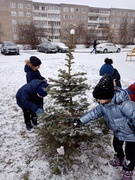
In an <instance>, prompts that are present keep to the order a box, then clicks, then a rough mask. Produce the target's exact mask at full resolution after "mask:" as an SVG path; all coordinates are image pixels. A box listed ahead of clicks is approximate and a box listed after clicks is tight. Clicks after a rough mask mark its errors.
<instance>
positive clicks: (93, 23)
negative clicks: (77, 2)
mask: <svg viewBox="0 0 135 180" xmlns="http://www.w3.org/2000/svg"><path fill="white" fill-rule="evenodd" d="M109 18H110V9H108V8H99V7H97V8H96V7H89V12H88V29H90V30H91V31H92V30H93V34H94V33H95V37H96V38H97V39H98V40H107V36H108V29H109Z"/></svg>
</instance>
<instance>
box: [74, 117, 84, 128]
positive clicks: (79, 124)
mask: <svg viewBox="0 0 135 180" xmlns="http://www.w3.org/2000/svg"><path fill="white" fill-rule="evenodd" d="M73 125H74V126H75V127H79V126H81V125H82V122H81V121H80V119H79V118H76V119H74V122H73Z"/></svg>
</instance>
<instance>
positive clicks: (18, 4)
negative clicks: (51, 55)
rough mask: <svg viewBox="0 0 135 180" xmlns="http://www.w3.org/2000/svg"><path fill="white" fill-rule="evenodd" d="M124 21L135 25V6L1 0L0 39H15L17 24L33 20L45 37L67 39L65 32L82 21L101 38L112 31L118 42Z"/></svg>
mask: <svg viewBox="0 0 135 180" xmlns="http://www.w3.org/2000/svg"><path fill="white" fill-rule="evenodd" d="M124 21H127V22H128V24H131V25H135V10H129V9H117V8H100V7H89V6H84V5H75V4H63V3H61V4H52V3H49V2H48V3H46V2H45V3H41V2H40V3H39V2H33V1H32V0H0V38H1V39H0V40H1V41H4V40H11V41H16V40H17V39H18V35H17V30H18V29H17V25H18V24H24V23H30V22H34V23H35V25H36V26H38V27H41V28H43V30H44V34H45V37H44V38H43V39H42V41H45V39H46V38H50V39H51V40H52V41H61V40H63V41H64V39H65V40H66V36H63V37H64V38H63V37H62V34H63V33H64V32H67V30H69V29H70V28H74V27H75V28H77V27H79V25H80V24H83V26H84V28H85V29H87V30H89V31H91V32H92V34H94V36H95V37H96V38H97V39H98V40H102V41H103V40H108V37H109V36H110V34H111V36H113V42H118V41H119V34H120V27H121V23H122V22H124ZM2 31H3V32H4V34H3V35H1V32H2ZM80 39H81V38H80ZM80 39H79V40H80ZM79 40H78V43H79Z"/></svg>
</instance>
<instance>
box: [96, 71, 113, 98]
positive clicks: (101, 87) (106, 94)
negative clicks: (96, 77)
mask: <svg viewBox="0 0 135 180" xmlns="http://www.w3.org/2000/svg"><path fill="white" fill-rule="evenodd" d="M113 96H114V84H113V79H112V77H111V76H110V75H109V74H105V75H104V76H103V77H102V78H101V79H100V81H99V83H98V84H97V85H96V87H95V88H94V91H93V97H94V98H96V99H112V98H113Z"/></svg>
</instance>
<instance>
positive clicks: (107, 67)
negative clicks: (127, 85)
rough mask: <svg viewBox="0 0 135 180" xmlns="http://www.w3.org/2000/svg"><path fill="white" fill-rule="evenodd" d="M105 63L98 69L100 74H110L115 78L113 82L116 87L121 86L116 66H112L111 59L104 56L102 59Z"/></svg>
mask: <svg viewBox="0 0 135 180" xmlns="http://www.w3.org/2000/svg"><path fill="white" fill-rule="evenodd" d="M104 62H105V64H104V65H102V67H101V68H100V70H99V74H100V76H103V75H104V74H110V75H111V76H112V77H113V79H114V80H115V84H116V86H118V87H121V83H120V79H121V77H120V74H119V72H118V70H117V69H116V68H113V66H112V64H113V60H112V59H109V58H106V59H105V60H104Z"/></svg>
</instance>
